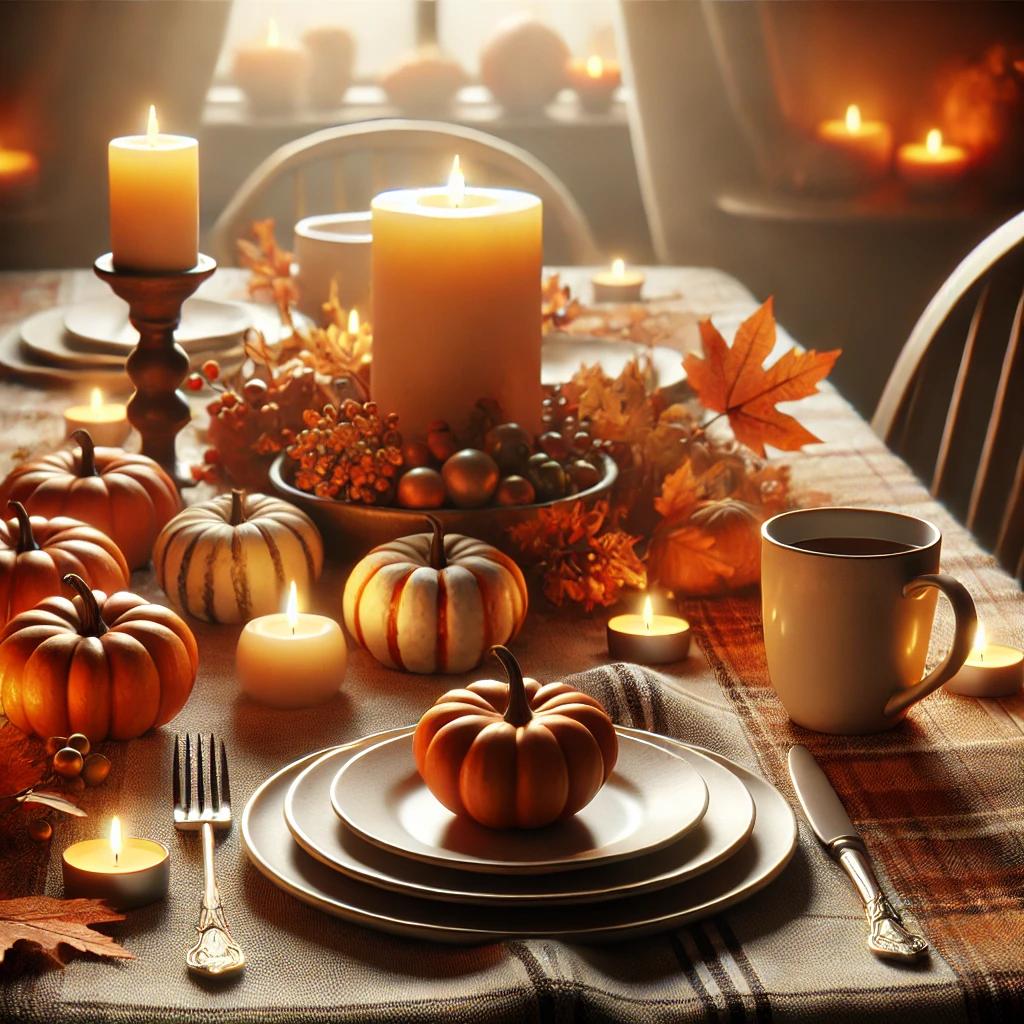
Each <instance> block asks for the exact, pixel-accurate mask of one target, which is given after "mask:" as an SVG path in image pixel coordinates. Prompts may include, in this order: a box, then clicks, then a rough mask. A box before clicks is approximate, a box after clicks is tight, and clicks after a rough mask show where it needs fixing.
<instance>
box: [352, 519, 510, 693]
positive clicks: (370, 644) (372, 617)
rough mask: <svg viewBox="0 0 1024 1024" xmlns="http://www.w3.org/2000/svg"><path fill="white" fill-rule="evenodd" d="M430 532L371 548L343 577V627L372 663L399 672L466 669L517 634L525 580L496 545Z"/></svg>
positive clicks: (434, 527)
mask: <svg viewBox="0 0 1024 1024" xmlns="http://www.w3.org/2000/svg"><path fill="white" fill-rule="evenodd" d="M426 518H427V520H428V521H429V522H430V525H431V532H430V533H417V534H413V535H412V536H410V537H401V538H399V539H398V540H393V541H389V542H388V543H386V544H381V545H379V546H378V547H375V548H374V549H373V550H372V551H371V552H370V553H369V554H368V555H367V556H366V557H365V558H363V559H362V561H360V562H359V563H358V564H357V565H356V567H355V568H354V569H353V570H352V573H351V575H350V576H349V578H348V581H347V582H346V583H345V595H344V611H345V626H346V628H347V629H348V631H349V633H350V634H351V635H352V636H353V637H354V638H355V640H356V643H358V644H359V645H360V647H365V648H366V649H367V650H368V651H369V652H370V653H371V654H372V655H373V656H374V657H375V658H376V659H377V660H378V661H379V662H381V663H382V664H384V665H388V666H390V667H391V668H398V669H402V670H403V671H405V672H423V673H434V672H466V671H468V670H469V669H471V668H474V667H475V666H476V665H479V664H480V661H481V659H482V658H483V656H484V655H485V654H486V653H487V650H488V649H489V648H490V647H491V645H492V644H499V643H500V644H503V643H507V642H508V641H509V640H511V639H512V638H513V637H515V635H516V634H517V633H518V632H519V629H520V627H521V626H522V624H523V620H524V619H525V618H526V607H527V590H526V581H525V580H524V579H523V574H522V572H521V571H520V569H519V566H517V565H516V563H515V562H513V561H512V559H511V558H509V557H508V555H506V554H504V553H503V552H501V551H499V550H498V549H497V548H494V547H491V545H490V544H485V543H484V542H483V541H480V540H475V539H474V538H473V537H464V536H462V535H461V534H457V533H449V534H447V535H445V533H444V530H443V528H442V526H441V523H440V522H439V521H438V520H437V519H436V518H434V517H433V516H427V517H426Z"/></svg>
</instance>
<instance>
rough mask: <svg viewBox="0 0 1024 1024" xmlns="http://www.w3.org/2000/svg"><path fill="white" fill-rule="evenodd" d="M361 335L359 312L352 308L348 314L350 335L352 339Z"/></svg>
mask: <svg viewBox="0 0 1024 1024" xmlns="http://www.w3.org/2000/svg"><path fill="white" fill-rule="evenodd" d="M358 333H359V311H358V310H357V309H356V308H355V306H353V307H352V309H351V310H349V314H348V334H349V335H350V337H353V338H354V337H355V336H356V335H357V334H358Z"/></svg>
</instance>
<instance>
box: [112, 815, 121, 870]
mask: <svg viewBox="0 0 1024 1024" xmlns="http://www.w3.org/2000/svg"><path fill="white" fill-rule="evenodd" d="M122 849H124V843H123V841H122V839H121V819H120V818H119V817H118V816H117V815H116V814H115V815H114V817H113V818H112V819H111V821H110V850H111V852H112V853H113V854H114V863H115V864H116V863H117V861H118V858H119V857H120V856H121V850H122Z"/></svg>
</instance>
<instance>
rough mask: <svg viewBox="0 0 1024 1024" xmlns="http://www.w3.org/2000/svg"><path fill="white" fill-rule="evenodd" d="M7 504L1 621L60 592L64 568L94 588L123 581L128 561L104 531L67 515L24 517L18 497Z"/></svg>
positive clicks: (1, 523)
mask: <svg viewBox="0 0 1024 1024" xmlns="http://www.w3.org/2000/svg"><path fill="white" fill-rule="evenodd" d="M10 506H11V511H12V512H13V513H14V518H13V519H6V520H4V519H0V625H4V624H5V623H7V622H9V621H10V620H11V619H12V618H14V616H15V615H17V614H18V613H19V612H24V611H27V610H28V609H29V608H32V607H33V606H34V605H36V604H38V603H39V602H40V601H42V600H43V598H45V597H52V596H53V595H54V594H59V593H60V589H61V580H62V579H63V578H64V576H65V575H66V574H67V573H69V572H77V573H78V574H79V575H80V576H82V578H83V579H84V580H85V581H86V582H87V583H88V584H89V586H91V587H95V588H96V589H97V590H105V591H111V590H121V589H123V588H124V587H126V586H128V576H129V570H128V563H127V562H126V561H125V560H124V555H122V554H121V549H120V548H119V547H118V546H117V545H116V544H115V543H114V542H113V541H112V540H111V539H110V538H109V537H108V536H107V535H106V534H103V533H100V531H99V530H97V529H94V528H93V527H91V526H86V524H85V523H81V522H79V521H78V520H77V519H68V518H67V516H58V517H57V518H56V519H43V518H41V517H40V516H32V517H29V514H28V512H26V511H25V506H24V505H22V504H21V502H20V501H12V502H10Z"/></svg>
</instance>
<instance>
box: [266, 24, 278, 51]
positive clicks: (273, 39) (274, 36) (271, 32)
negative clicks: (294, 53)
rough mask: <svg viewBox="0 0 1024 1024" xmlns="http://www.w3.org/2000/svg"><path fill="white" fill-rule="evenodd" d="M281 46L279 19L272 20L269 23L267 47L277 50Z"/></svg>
mask: <svg viewBox="0 0 1024 1024" xmlns="http://www.w3.org/2000/svg"><path fill="white" fill-rule="evenodd" d="M280 45H281V33H280V32H278V30H277V19H276V18H271V19H270V20H269V21H268V22H267V46H268V48H269V49H271V50H276V49H278V48H279V47H280Z"/></svg>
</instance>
